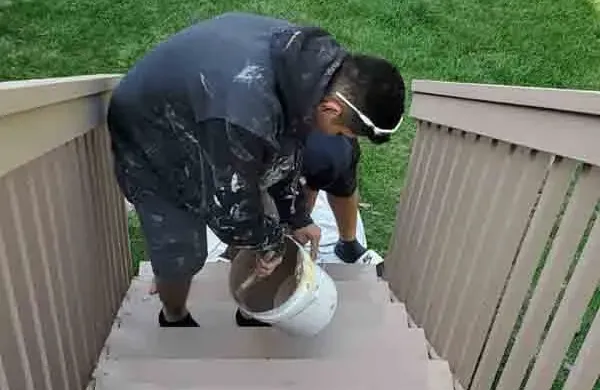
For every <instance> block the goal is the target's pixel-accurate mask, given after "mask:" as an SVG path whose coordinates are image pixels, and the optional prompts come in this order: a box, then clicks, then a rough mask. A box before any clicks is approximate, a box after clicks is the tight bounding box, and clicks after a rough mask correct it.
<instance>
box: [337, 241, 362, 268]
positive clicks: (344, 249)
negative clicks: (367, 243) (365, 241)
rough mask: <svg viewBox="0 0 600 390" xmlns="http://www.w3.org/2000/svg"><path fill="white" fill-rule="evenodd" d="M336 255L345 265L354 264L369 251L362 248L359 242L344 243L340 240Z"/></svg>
mask: <svg viewBox="0 0 600 390" xmlns="http://www.w3.org/2000/svg"><path fill="white" fill-rule="evenodd" d="M333 251H334V253H335V255H336V256H337V257H339V258H340V260H342V261H343V262H344V263H348V264H353V263H356V261H357V260H358V259H359V258H360V257H361V256H362V255H364V254H365V252H366V251H367V249H366V248H365V247H364V246H362V245H361V244H360V243H359V242H358V241H357V240H354V241H342V240H339V241H338V242H337V244H335V248H334V250H333Z"/></svg>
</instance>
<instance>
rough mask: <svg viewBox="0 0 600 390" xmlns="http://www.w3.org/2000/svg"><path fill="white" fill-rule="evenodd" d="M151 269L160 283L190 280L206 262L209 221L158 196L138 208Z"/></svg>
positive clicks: (137, 205) (140, 204) (139, 204)
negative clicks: (207, 222)
mask: <svg viewBox="0 0 600 390" xmlns="http://www.w3.org/2000/svg"><path fill="white" fill-rule="evenodd" d="M135 208H136V211H137V213H138V215H139V217H140V222H141V225H142V229H143V232H144V236H145V238H146V245H147V247H148V252H149V255H150V262H151V264H152V270H153V271H154V275H156V276H157V277H158V278H159V279H161V280H168V281H183V280H189V279H191V278H192V277H193V276H194V275H195V274H197V273H198V272H199V271H200V270H201V269H202V267H204V263H205V262H206V256H207V248H206V245H207V244H206V222H204V221H203V220H202V219H198V218H197V217H195V215H194V214H192V213H189V212H186V211H184V210H182V209H179V208H177V207H175V206H174V205H172V204H170V203H169V202H166V201H164V200H162V199H160V198H158V197H152V198H148V199H146V200H145V201H144V202H142V203H138V204H136V205H135Z"/></svg>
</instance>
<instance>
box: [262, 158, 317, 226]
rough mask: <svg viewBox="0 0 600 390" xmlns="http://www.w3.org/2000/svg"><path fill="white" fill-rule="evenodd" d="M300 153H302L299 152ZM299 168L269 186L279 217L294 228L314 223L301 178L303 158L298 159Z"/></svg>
mask: <svg viewBox="0 0 600 390" xmlns="http://www.w3.org/2000/svg"><path fill="white" fill-rule="evenodd" d="M298 155H301V153H300V152H298ZM297 165H298V166H297V169H295V170H294V172H292V173H290V174H289V175H288V176H287V177H286V178H285V179H283V180H281V181H280V182H278V183H276V184H275V185H273V186H272V187H270V188H269V194H270V195H271V197H272V198H273V201H274V203H275V206H276V207H277V212H278V214H279V219H280V221H281V223H282V224H286V225H289V227H290V228H291V229H293V230H296V229H300V228H303V227H305V226H308V225H310V224H312V223H313V220H312V218H311V216H310V210H308V207H307V204H306V195H305V193H304V185H303V183H302V180H301V175H302V170H301V166H302V159H301V158H299V159H297Z"/></svg>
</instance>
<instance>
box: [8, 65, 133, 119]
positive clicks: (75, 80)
mask: <svg viewBox="0 0 600 390" xmlns="http://www.w3.org/2000/svg"><path fill="white" fill-rule="evenodd" d="M120 78H121V75H119V74H99V75H85V76H75V77H60V78H47V79H31V80H18V81H5V82H0V117H3V116H6V115H10V114H14V113H17V112H23V111H28V110H31V109H35V108H39V107H43V106H48V105H51V104H55V103H60V102H63V101H67V100H72V99H76V98H80V97H83V96H89V95H95V94H97V93H102V92H105V91H108V90H111V89H112V88H113V87H114V86H115V85H116V84H117V83H118V82H119V80H120Z"/></svg>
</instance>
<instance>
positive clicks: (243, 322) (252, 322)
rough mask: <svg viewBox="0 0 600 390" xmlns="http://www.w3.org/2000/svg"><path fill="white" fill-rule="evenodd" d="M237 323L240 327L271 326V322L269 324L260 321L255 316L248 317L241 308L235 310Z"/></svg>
mask: <svg viewBox="0 0 600 390" xmlns="http://www.w3.org/2000/svg"><path fill="white" fill-rule="evenodd" d="M235 323H236V324H237V326H240V327H261V328H265V327H270V326H271V324H267V323H266V322H262V321H259V320H257V319H255V318H246V317H244V316H243V315H242V312H241V311H240V309H237V310H236V311H235Z"/></svg>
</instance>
